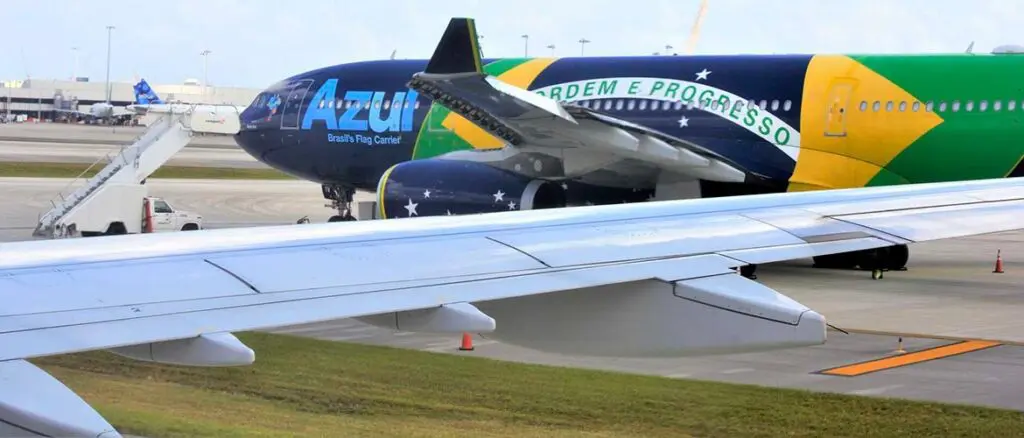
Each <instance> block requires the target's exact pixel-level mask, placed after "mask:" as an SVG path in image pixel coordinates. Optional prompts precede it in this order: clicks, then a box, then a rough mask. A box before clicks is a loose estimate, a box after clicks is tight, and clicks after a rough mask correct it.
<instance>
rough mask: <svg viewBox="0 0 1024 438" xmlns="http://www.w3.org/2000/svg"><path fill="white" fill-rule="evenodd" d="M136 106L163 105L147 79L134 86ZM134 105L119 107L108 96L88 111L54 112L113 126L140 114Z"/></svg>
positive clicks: (56, 109)
mask: <svg viewBox="0 0 1024 438" xmlns="http://www.w3.org/2000/svg"><path fill="white" fill-rule="evenodd" d="M132 88H133V89H134V94H135V104H146V105H149V104H162V103H163V100H162V99H160V97H159V96H157V94H156V92H154V91H153V89H152V88H150V86H149V83H148V82H146V80H145V79H141V80H139V82H138V83H136V84H135V85H134V86H132ZM133 106H134V105H127V106H117V105H113V104H111V103H110V96H109V95H108V96H107V101H105V102H97V103H94V104H92V105H91V106H90V107H89V110H88V111H78V110H66V109H60V108H55V109H54V111H57V112H61V113H68V114H74V115H77V116H79V117H84V118H86V119H87V120H90V121H103V122H106V123H107V124H113V123H115V122H123V121H124V120H126V119H129V118H131V117H132V116H134V115H136V114H139V111H136V110H135V109H133Z"/></svg>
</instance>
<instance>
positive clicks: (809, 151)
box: [789, 55, 942, 191]
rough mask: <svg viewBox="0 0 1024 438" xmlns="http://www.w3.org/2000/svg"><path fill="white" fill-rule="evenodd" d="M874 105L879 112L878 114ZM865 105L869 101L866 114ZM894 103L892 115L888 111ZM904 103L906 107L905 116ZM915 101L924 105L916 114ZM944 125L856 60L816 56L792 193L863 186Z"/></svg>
mask: <svg viewBox="0 0 1024 438" xmlns="http://www.w3.org/2000/svg"><path fill="white" fill-rule="evenodd" d="M844 89H845V90H847V92H845V93H844V92H843V91H842V90H844ZM875 101H878V102H879V105H880V109H879V111H875V110H874V103H875ZM861 102H867V109H866V110H863V111H862V109H861V107H860V106H861ZM889 102H892V104H893V107H894V108H893V109H892V110H891V111H888V110H887V109H886V105H887V104H888V103H889ZM900 102H906V108H905V109H904V111H900V110H899V105H900ZM914 102H920V107H919V110H918V111H913V110H912V106H913V103H914ZM834 105H838V106H834ZM836 108H843V112H842V113H839V112H838V111H837V110H835V109H836ZM940 123H942V118H941V117H939V115H938V114H936V113H935V112H933V111H926V110H925V103H924V102H921V101H920V100H918V99H917V98H915V97H914V96H913V95H911V94H910V93H909V92H907V91H906V90H904V89H902V88H900V87H899V86H897V85H896V84H894V83H892V82H891V81H890V80H888V79H886V78H885V77H884V76H882V75H879V74H878V73H875V72H874V71H872V70H871V69H869V68H867V67H865V66H864V65H862V64H860V63H859V62H857V61H855V60H854V59H852V58H850V57H848V56H842V55H816V56H814V57H813V58H811V61H810V64H809V65H808V66H807V75H806V76H805V79H804V93H803V102H802V105H801V115H800V143H801V144H800V156H799V158H798V160H797V163H796V168H795V169H794V170H793V176H792V177H791V178H790V185H789V190H790V191H800V190H814V189H836V188H852V187H864V186H865V185H867V183H868V182H869V181H871V179H872V178H874V177H875V175H877V174H878V172H879V171H880V170H881V169H882V168H884V167H885V166H886V165H887V164H889V162H890V161H892V159H893V158H895V157H896V156H897V155H899V154H900V153H901V152H903V150H904V149H906V148H907V146H910V145H911V144H913V143H914V142H915V141H916V140H917V139H918V138H921V136H922V135H924V134H925V133H927V132H928V131H930V130H931V129H932V128H934V127H936V126H938V125H939V124H940Z"/></svg>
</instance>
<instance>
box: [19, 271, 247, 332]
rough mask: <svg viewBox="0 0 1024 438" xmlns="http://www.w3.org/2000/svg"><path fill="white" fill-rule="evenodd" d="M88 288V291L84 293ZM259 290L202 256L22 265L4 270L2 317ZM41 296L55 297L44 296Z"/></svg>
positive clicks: (242, 293)
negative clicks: (253, 288) (53, 264)
mask: <svg viewBox="0 0 1024 438" xmlns="http://www.w3.org/2000/svg"><path fill="white" fill-rule="evenodd" d="M85 291H87V293H82V292H85ZM125 291H131V292H130V293H125ZM73 292H77V293H73ZM253 293H255V292H254V291H253V290H252V289H250V288H249V287H248V286H246V285H245V284H244V283H242V282H239V281H238V279H236V278H234V277H233V276H231V275H230V274H229V273H227V272H224V271H223V270H221V269H218V268H217V267H216V266H213V265H211V264H209V263H206V262H205V261H204V260H202V259H169V260H167V259H165V260H145V261H132V262H127V263H110V262H106V263H89V264H81V265H72V266H64V267H61V268H56V269H54V268H33V269H20V270H14V271H9V272H6V273H3V274H0V302H3V303H4V306H3V309H2V310H0V316H9V315H15V314H27V313H50V312H61V311H64V310H72V309H74V310H83V309H93V308H110V307H118V306H138V305H143V304H150V303H159V302H167V301H188V300H200V299H208V298H216V297H224V296H241V295H251V294H253ZM40 296H45V297H52V298H51V299H45V300H40V299H38V297H40ZM0 321H2V319H0Z"/></svg>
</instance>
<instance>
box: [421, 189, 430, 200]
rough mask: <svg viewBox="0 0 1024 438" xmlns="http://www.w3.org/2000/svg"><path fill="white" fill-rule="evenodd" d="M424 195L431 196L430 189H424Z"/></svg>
mask: <svg viewBox="0 0 1024 438" xmlns="http://www.w3.org/2000/svg"><path fill="white" fill-rule="evenodd" d="M423 197H424V198H430V189H427V190H424V191H423Z"/></svg>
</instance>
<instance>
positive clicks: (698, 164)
mask: <svg viewBox="0 0 1024 438" xmlns="http://www.w3.org/2000/svg"><path fill="white" fill-rule="evenodd" d="M478 47H479V44H478V41H477V36H476V27H475V24H474V21H473V20H472V19H469V18H453V19H452V20H451V21H450V22H449V24H448V28H447V29H446V30H445V33H444V36H443V37H442V38H441V41H440V43H439V44H438V46H437V48H436V49H435V51H434V55H433V56H432V57H431V59H430V61H429V62H428V64H427V67H426V69H425V70H424V71H423V72H421V73H417V74H415V75H413V78H412V80H411V81H410V82H409V84H408V86H409V87H410V88H412V89H414V90H417V91H419V92H421V93H424V94H426V95H427V96H430V97H431V98H432V99H433V100H434V102H436V103H439V104H440V105H443V106H444V107H446V108H448V109H450V110H451V111H453V112H455V113H457V114H458V115H460V116H462V117H464V118H465V119H467V120H469V121H470V122H472V123H473V124H475V125H477V126H479V127H480V128H482V129H484V130H485V131H486V132H487V133H489V134H491V135H493V136H495V137H497V138H500V139H502V140H503V141H505V142H506V143H508V144H509V145H511V148H514V149H515V150H516V152H522V153H541V154H548V155H552V156H556V157H559V158H562V159H563V160H564V162H565V167H566V168H572V167H576V166H577V164H575V163H573V162H574V161H578V162H581V163H591V162H594V160H595V158H594V157H595V154H602V153H603V154H609V155H612V156H615V157H619V158H622V159H630V160H635V161H639V162H642V163H645V164H647V165H649V166H650V167H654V168H657V169H662V170H667V171H670V172H675V173H677V174H680V175H686V176H689V177H691V178H699V179H704V180H709V181H721V182H745V183H759V182H764V181H766V180H767V178H766V177H765V176H763V175H760V174H758V173H755V172H751V171H749V170H747V169H745V168H744V167H742V166H740V165H739V164H737V163H736V162H734V161H733V160H731V159H729V158H728V157H725V156H723V155H721V154H718V153H715V152H713V151H711V150H709V149H707V148H704V147H702V146H700V145H698V144H696V143H693V142H689V141H686V140H683V139H680V138H677V137H674V136H670V135H667V134H665V133H662V132H659V131H655V130H651V129H648V128H645V127H643V126H640V125H637V124H635V123H631V122H629V121H626V120H622V119H619V118H616V117H613V116H610V115H608V114H605V113H603V112H601V111H598V110H596V109H592V108H586V107H583V106H579V105H575V104H564V105H563V104H561V103H559V102H558V101H555V100H553V99H550V98H548V97H546V96H542V95H540V94H537V93H534V92H532V91H528V90H525V89H522V88H519V87H516V86H513V85H510V84H508V83H506V82H503V81H501V80H500V79H498V78H496V77H494V76H490V75H488V74H486V73H484V71H483V68H482V63H481V56H480V51H479V50H478ZM638 79H644V78H638ZM739 104H742V102H740V103H739ZM716 109H717V108H716ZM470 154H474V155H476V156H474V157H470V156H468V155H470ZM507 157H508V151H502V152H493V151H492V153H489V154H488V153H487V152H485V153H477V152H470V153H467V152H464V151H460V152H457V153H455V155H454V156H453V157H451V158H458V159H473V160H476V161H486V160H494V161H495V162H500V161H501V160H504V159H505V158H507ZM499 165H500V163H499ZM582 166H583V167H586V166H585V165H582ZM645 173H650V172H646V171H645ZM566 176H572V175H566Z"/></svg>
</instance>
